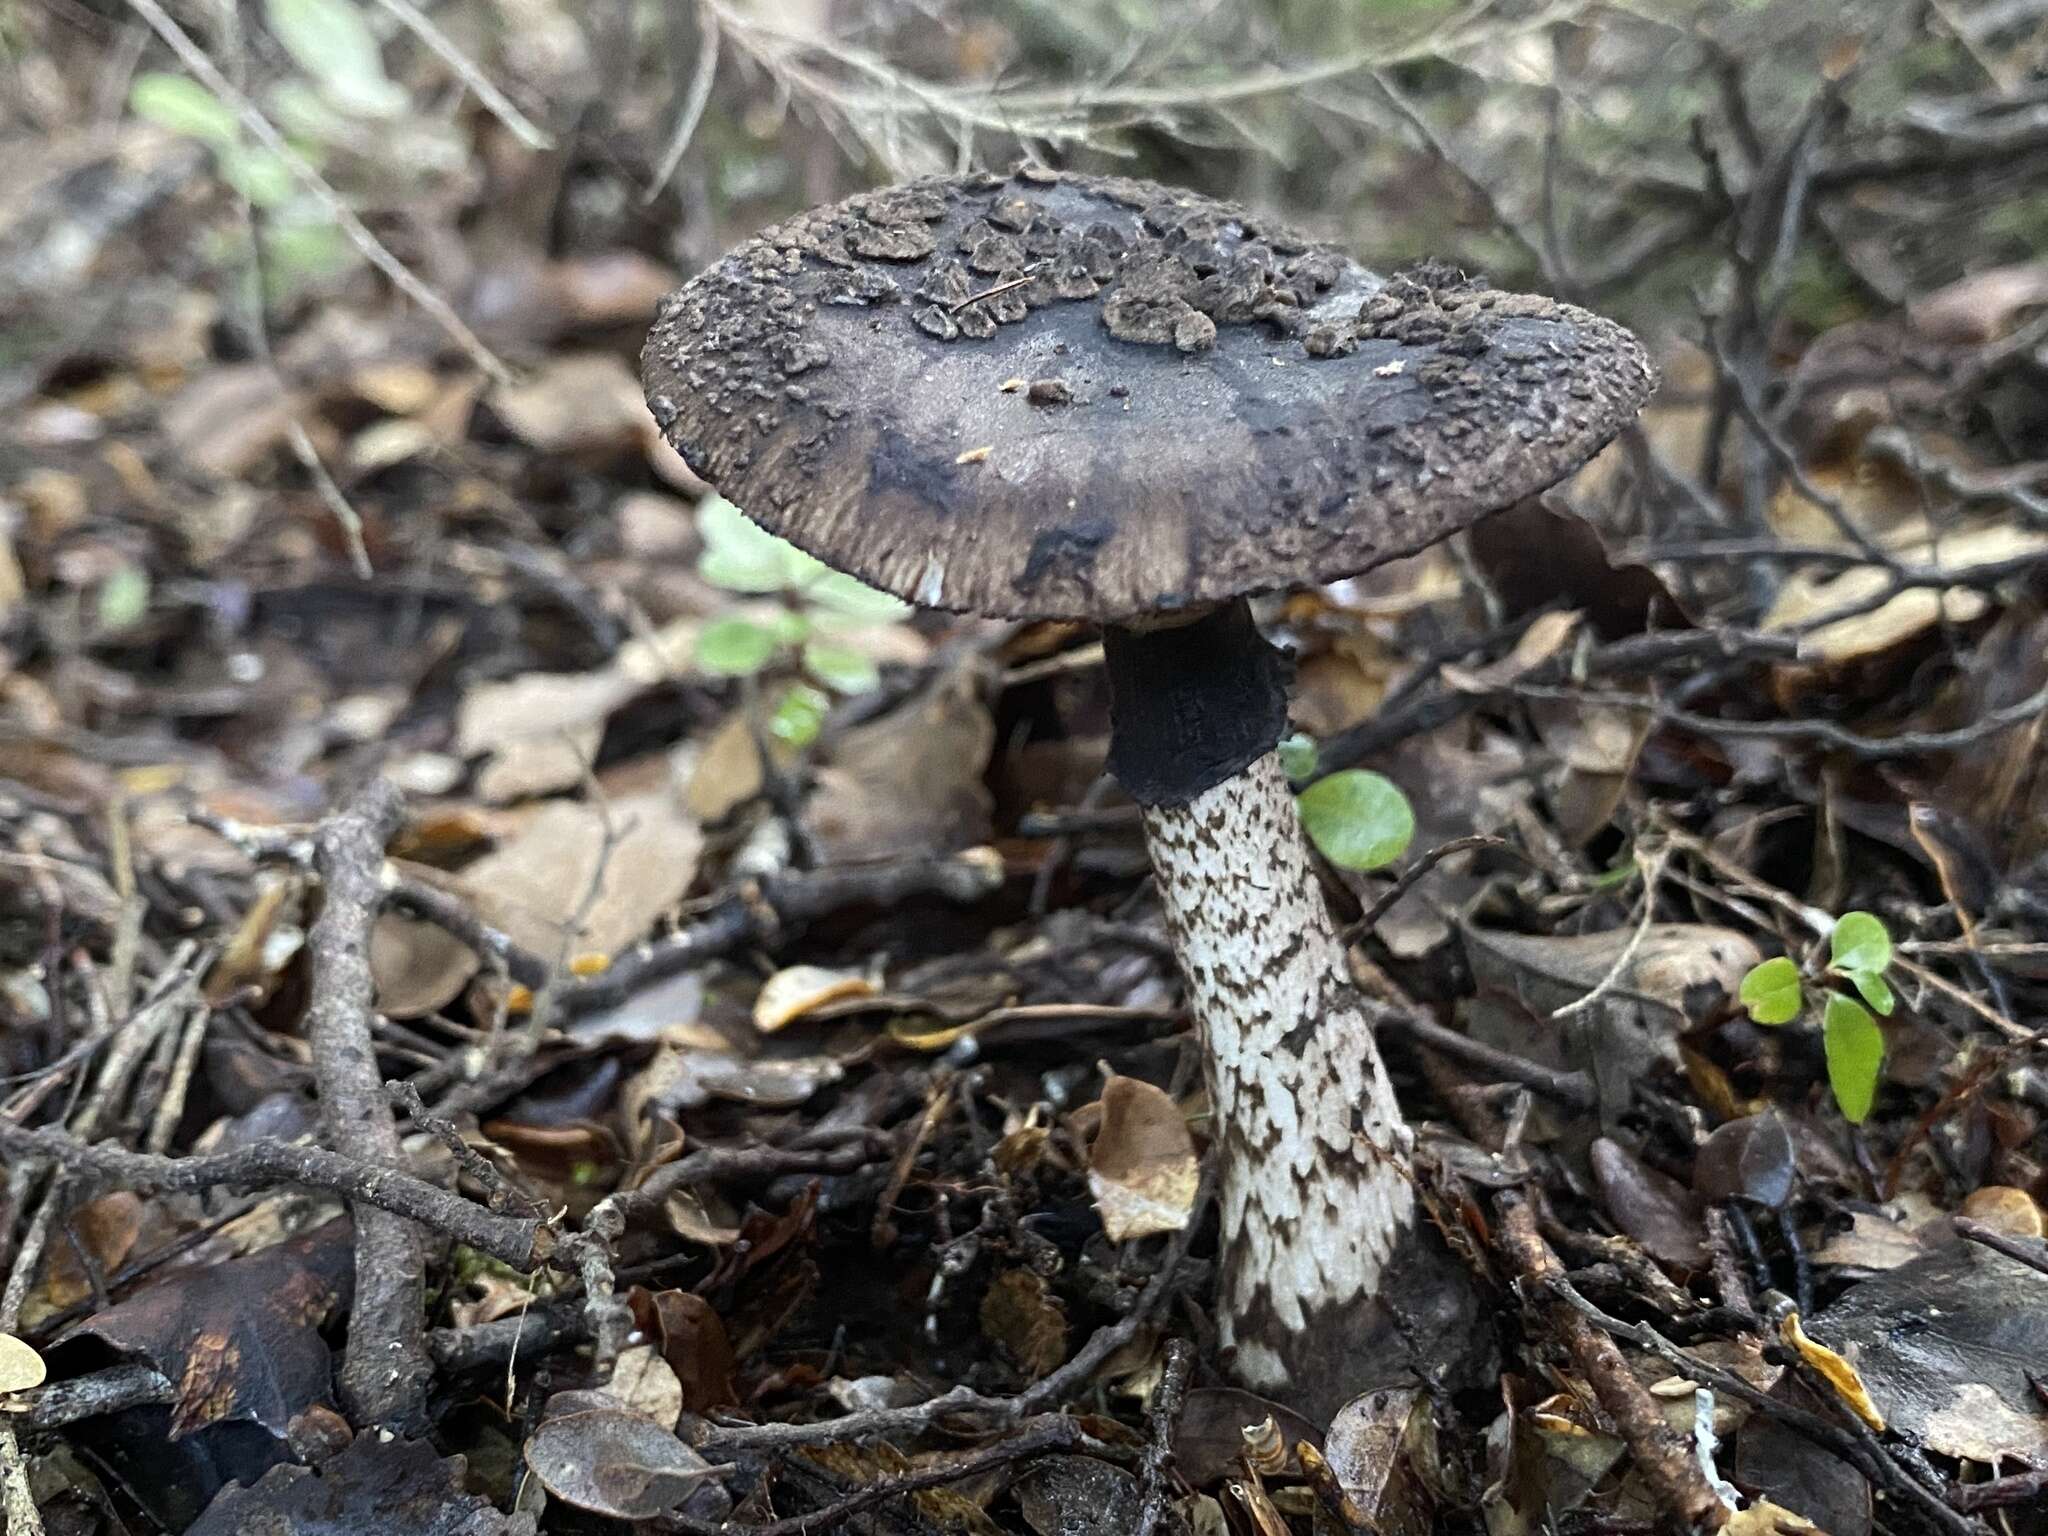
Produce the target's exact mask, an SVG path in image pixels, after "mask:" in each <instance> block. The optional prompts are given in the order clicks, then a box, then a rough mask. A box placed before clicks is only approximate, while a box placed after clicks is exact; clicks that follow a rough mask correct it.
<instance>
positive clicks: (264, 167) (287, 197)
mask: <svg viewBox="0 0 2048 1536" xmlns="http://www.w3.org/2000/svg"><path fill="white" fill-rule="evenodd" d="M220 174H221V176H222V178H223V179H224V180H225V181H226V182H227V184H228V185H229V186H231V187H233V188H234V189H235V190H236V191H237V192H239V193H241V194H242V196H244V197H246V198H247V199H249V202H250V203H251V204H252V205H253V206H255V207H257V208H279V207H282V206H283V205H284V204H286V203H288V202H290V201H291V200H292V194H293V193H294V192H296V191H297V190H298V188H297V184H296V183H295V182H294V181H293V180H292V173H291V168H290V167H289V166H287V165H286V164H285V163H284V162H283V161H282V160H280V159H278V158H277V156H275V155H273V154H272V153H271V152H270V151H269V150H267V149H256V148H244V147H243V146H241V145H235V146H233V147H232V148H228V149H223V150H222V151H221V152H220Z"/></svg>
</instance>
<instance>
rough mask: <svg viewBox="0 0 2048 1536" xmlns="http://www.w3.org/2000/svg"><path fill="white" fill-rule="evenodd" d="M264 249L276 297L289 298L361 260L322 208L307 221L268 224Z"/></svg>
mask: <svg viewBox="0 0 2048 1536" xmlns="http://www.w3.org/2000/svg"><path fill="white" fill-rule="evenodd" d="M263 250H264V254H265V256H266V257H267V258H268V260H267V261H266V262H265V263H264V271H263V275H264V277H265V278H267V279H268V280H269V282H270V286H271V288H272V289H273V290H274V291H273V293H272V295H271V296H272V297H273V298H279V297H288V296H290V295H292V294H295V293H298V292H299V291H301V290H302V289H305V288H308V287H311V286H312V285H313V284H314V283H318V282H322V281H324V280H326V279H327V278H330V277H333V276H335V275H336V274H337V273H341V272H346V271H348V270H349V268H350V267H352V266H354V265H355V264H356V263H357V262H358V261H360V260H361V259H362V258H361V256H360V255H359V254H358V252H357V251H356V248H355V247H354V246H353V245H351V244H349V242H348V238H347V236H345V235H343V234H342V232H341V228H340V226H339V225H337V224H336V223H335V222H334V221H333V220H332V219H330V218H328V217H327V216H326V214H325V212H324V211H323V210H320V209H315V210H314V213H313V217H312V218H310V219H307V220H304V221H293V222H286V221H284V220H282V219H279V220H276V221H274V222H269V223H266V224H265V226H264V230H263Z"/></svg>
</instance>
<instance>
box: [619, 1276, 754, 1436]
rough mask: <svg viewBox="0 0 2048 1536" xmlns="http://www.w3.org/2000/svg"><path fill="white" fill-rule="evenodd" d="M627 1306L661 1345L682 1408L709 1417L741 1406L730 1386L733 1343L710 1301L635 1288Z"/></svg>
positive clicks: (682, 1293) (684, 1293) (734, 1363)
mask: <svg viewBox="0 0 2048 1536" xmlns="http://www.w3.org/2000/svg"><path fill="white" fill-rule="evenodd" d="M629 1299H630V1301H631V1303H632V1307H633V1316H634V1319H635V1320H636V1321H637V1322H638V1323H639V1325H640V1329H641V1331H642V1332H644V1333H652V1334H653V1335H654V1336H655V1337H656V1338H658V1339H659V1340H660V1342H661V1354H662V1358H663V1359H664V1360H665V1361H666V1362H667V1363H668V1367H669V1369H670V1370H671V1371H672V1372H673V1373H674V1375H675V1379H676V1390H677V1393H678V1395H679V1400H680V1402H681V1405H682V1406H683V1407H684V1408H686V1409H688V1410H689V1411H690V1412H691V1413H709V1412H710V1411H711V1410H712V1409H714V1408H729V1407H732V1406H733V1405H735V1404H736V1403H738V1402H739V1391H738V1389H737V1388H736V1387H735V1386H734V1385H733V1371H734V1370H735V1369H736V1368H737V1364H738V1362H737V1361H735V1360H734V1358H733V1352H732V1343H731V1341H730V1339H728V1337H727V1336H726V1331H725V1323H724V1321H723V1320H722V1319H721V1318H720V1317H719V1315H718V1313H717V1311H716V1310H714V1309H713V1307H712V1305H711V1303H710V1302H708V1301H706V1300H705V1299H704V1298H703V1297H702V1296H699V1295H697V1294H695V1293H694V1292H692V1291H680V1290H673V1291H647V1290H644V1289H641V1288H639V1287H635V1288H634V1290H633V1292H632V1294H631V1296H630V1298H629Z"/></svg>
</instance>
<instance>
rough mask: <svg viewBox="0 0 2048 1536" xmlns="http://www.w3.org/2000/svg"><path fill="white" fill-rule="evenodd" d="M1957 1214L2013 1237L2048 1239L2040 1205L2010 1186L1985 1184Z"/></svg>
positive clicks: (1972, 1194) (1971, 1195) (2047, 1225)
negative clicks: (2045, 1237) (2044, 1237)
mask: <svg viewBox="0 0 2048 1536" xmlns="http://www.w3.org/2000/svg"><path fill="white" fill-rule="evenodd" d="M1956 1214H1958V1215H1960V1216H1967V1217H1969V1218H1970V1219H1971V1220H1972V1221H1981V1222H1983V1223H1984V1225H1985V1226H1987V1227H1996V1228H1997V1229H1998V1230H1999V1231H2001V1232H2005V1233H2009V1234H2010V1235H2011V1236H2013V1237H2043V1236H2048V1223H2044V1221H2043V1219H2042V1212H2041V1203H2040V1202H2039V1201H2038V1200H2036V1199H2035V1198H2034V1197H2033V1196H2032V1195H2030V1194H2028V1193H2027V1192H2026V1191H2025V1190H2024V1189H2015V1188H2013V1186H2011V1185H2010V1184H1986V1185H1985V1186H1984V1187H1983V1188H1982V1189H1973V1190H1971V1191H1970V1194H1969V1196H1968V1198H1966V1199H1965V1200H1964V1201H1963V1207H1962V1209H1961V1210H1960V1211H1958V1212H1957V1213H1956Z"/></svg>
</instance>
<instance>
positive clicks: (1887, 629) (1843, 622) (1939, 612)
mask: <svg viewBox="0 0 2048 1536" xmlns="http://www.w3.org/2000/svg"><path fill="white" fill-rule="evenodd" d="M2041 550H2048V532H2042V531H2039V530H2035V529H2030V528H2028V527H2027V526H2026V525H2025V524H2023V523H2019V522H1998V523H1992V524H1988V525H1986V526H1982V527H1978V528H1974V529H1968V530H1962V531H1957V532H1952V533H1944V534H1943V535H1942V536H1941V538H1940V540H1939V541H1938V542H1924V543H1919V544H1912V545H1908V546H1906V547H1904V548H1900V549H1896V550H1895V551H1894V553H1895V554H1896V556H1897V557H1898V559H1899V560H1900V561H1901V562H1902V563H1904V564H1906V565H1926V566H1931V567H1933V568H1934V569H1936V570H1939V571H1941V572H1943V573H1944V574H1955V575H1965V574H1967V573H1969V572H1970V571H1972V570H1973V569H1975V568H1977V567H1979V566H1986V565H1996V564H1998V563H2000V562H2002V561H2006V560H2012V559H2016V558H2018V557H2019V556H2022V555H2027V554H2033V553H2036V552H2038V551H2041ZM1890 585H1891V573H1890V572H1889V571H1887V570H1885V569H1884V567H1882V566H1878V565H1858V566H1852V567H1851V568H1850V569H1848V570H1846V571H1840V572H1831V573H1829V574H1826V575H1815V574H1812V573H1810V572H1800V573H1794V574H1793V575H1792V576H1791V577H1790V578H1788V579H1787V581H1786V582H1785V585H1784V586H1783V587H1782V588H1780V589H1779V592H1778V597H1777V600H1776V601H1775V602H1774V603H1773V604H1772V605H1771V609H1770V612H1768V613H1767V614H1765V615H1764V619H1763V625H1762V627H1763V628H1765V629H1767V630H1778V631H1792V630H1798V631H1801V636H1800V641H1799V652H1800V656H1801V658H1802V661H1803V662H1804V663H1806V664H1807V665H1812V664H1815V663H1823V664H1828V663H1841V662H1846V661H1853V660H1855V659H1857V658H1859V657H1864V656H1874V655H1876V654H1878V653H1880V652H1883V651H1888V650H1891V649H1892V648H1893V647H1895V646H1899V645H1903V644H1904V643H1905V642H1907V641H1908V640H1911V639H1914V638H1915V637H1916V636H1919V635H1924V634H1926V633H1927V632H1928V631H1929V630H1932V629H1933V628H1934V627H1935V626H1936V625H1939V624H1968V623H1971V622H1973V621H1974V620H1976V619H1979V618H1981V617H1983V615H1984V614H1985V612H1986V611H1987V610H1988V609H1989V607H1990V602H1991V600H1990V598H1989V596H1987V595H1986V593H1984V592H1983V591H1982V590H1980V589H1978V588H1976V587H1965V586H1955V587H1947V588H1942V587H1915V588H1912V589H1910V590H1908V591H1905V592H1901V593H1899V594H1898V595H1897V596H1895V597H1892V598H1890V599H1889V600H1886V601H1883V602H1878V599H1879V598H1881V597H1882V596H1883V594H1884V593H1885V592H1886V591H1887V590H1889V588H1890ZM1873 603H1876V604H1877V605H1876V606H1875V607H1871V606H1870V605H1871V604H1873ZM1858 610H1863V611H1858ZM1835 613H1840V614H1843V615H1844V617H1842V618H1839V619H1834V620H1832V621H1830V620H1829V619H1828V615H1830V614H1835ZM1808 626H1813V627H1812V628H1810V629H1809V628H1808Z"/></svg>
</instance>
